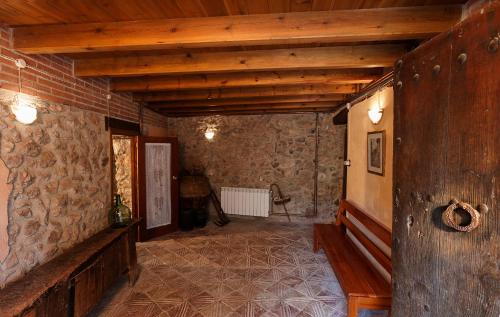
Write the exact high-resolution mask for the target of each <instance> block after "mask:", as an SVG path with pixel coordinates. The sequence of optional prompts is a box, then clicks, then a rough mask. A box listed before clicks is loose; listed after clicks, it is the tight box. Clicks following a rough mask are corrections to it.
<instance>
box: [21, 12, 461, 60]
mask: <svg viewBox="0 0 500 317" xmlns="http://www.w3.org/2000/svg"><path fill="white" fill-rule="evenodd" d="M461 9H462V7H461V6H460V5H448V6H419V7H396V8H380V9H360V10H336V11H315V12H292V13H278V14H258V15H235V16H221V17H204V18H184V19H164V20H143V21H127V22H108V23H80V24H58V25H40V26H23V27H17V28H15V29H14V48H15V49H16V50H19V51H21V52H24V53H37V54H41V53H45V54H55V53H76V52H89V51H117V50H151V49H171V48H194V47H227V46H240V45H279V44H304V43H320V42H321V43H335V42H337V43H338V42H361V41H374V40H376V41H382V40H404V39H424V38H429V37H432V36H433V35H435V34H438V33H440V32H443V31H445V30H448V29H449V28H450V27H451V26H452V25H453V24H454V23H456V22H457V21H458V20H459V19H460V15H461V12H462V10H461Z"/></svg>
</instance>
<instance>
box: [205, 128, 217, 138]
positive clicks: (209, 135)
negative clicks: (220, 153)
mask: <svg viewBox="0 0 500 317" xmlns="http://www.w3.org/2000/svg"><path fill="white" fill-rule="evenodd" d="M214 136H215V131H214V130H213V129H207V130H206V131H205V138H207V140H212V139H213V138H214Z"/></svg>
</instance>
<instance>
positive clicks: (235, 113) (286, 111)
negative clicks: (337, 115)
mask: <svg viewBox="0 0 500 317" xmlns="http://www.w3.org/2000/svg"><path fill="white" fill-rule="evenodd" d="M316 112H319V113H326V112H332V109H331V108H310V109H274V110H246V111H243V110H236V111H233V110H221V111H212V112H163V113H162V114H163V115H165V116H167V117H207V116H219V115H223V116H246V115H263V114H299V113H316Z"/></svg>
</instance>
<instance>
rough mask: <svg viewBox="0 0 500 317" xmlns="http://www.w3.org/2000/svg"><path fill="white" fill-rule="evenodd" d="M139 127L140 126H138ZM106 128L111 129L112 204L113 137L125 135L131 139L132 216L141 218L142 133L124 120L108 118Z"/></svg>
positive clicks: (112, 191)
mask: <svg viewBox="0 0 500 317" xmlns="http://www.w3.org/2000/svg"><path fill="white" fill-rule="evenodd" d="M137 126H138V125H137ZM106 128H109V148H110V155H111V157H110V159H111V164H110V171H111V184H110V185H111V186H110V193H111V204H113V203H114V200H113V195H114V190H113V187H114V186H113V182H114V180H113V178H114V170H113V165H114V150H113V136H114V135H124V136H128V137H130V140H131V142H130V156H131V157H130V169H131V171H130V173H131V180H130V182H131V184H130V185H131V186H132V206H130V207H131V209H132V215H133V217H135V218H138V217H139V213H138V212H139V196H138V186H137V184H138V183H137V143H138V140H137V138H138V137H139V135H140V132H139V130H138V129H136V128H135V124H134V126H133V125H132V124H131V123H129V122H127V121H123V120H119V119H115V118H106Z"/></svg>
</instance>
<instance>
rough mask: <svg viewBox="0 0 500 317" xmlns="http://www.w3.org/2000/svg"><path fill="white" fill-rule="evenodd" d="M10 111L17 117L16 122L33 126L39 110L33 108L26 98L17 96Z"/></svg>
mask: <svg viewBox="0 0 500 317" xmlns="http://www.w3.org/2000/svg"><path fill="white" fill-rule="evenodd" d="M10 109H11V111H12V113H13V114H14V116H15V117H16V120H17V121H19V122H21V123H22V124H32V123H33V122H35V120H36V118H37V113H38V111H37V109H36V108H35V107H33V106H32V105H31V104H30V102H29V101H28V100H26V98H23V97H21V96H19V95H18V96H16V98H15V100H14V103H13V104H12V105H11V106H10Z"/></svg>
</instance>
